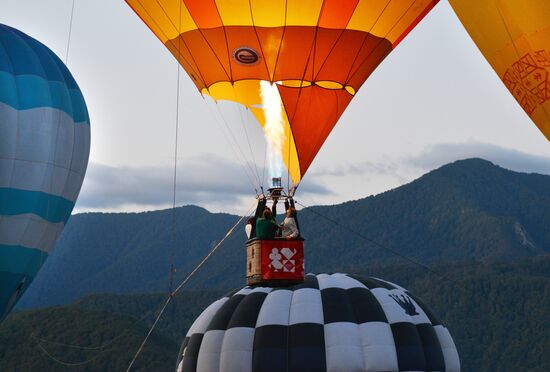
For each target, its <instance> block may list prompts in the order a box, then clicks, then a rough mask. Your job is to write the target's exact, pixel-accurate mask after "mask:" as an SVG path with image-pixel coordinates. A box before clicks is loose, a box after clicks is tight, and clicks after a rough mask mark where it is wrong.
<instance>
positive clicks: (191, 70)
mask: <svg viewBox="0 0 550 372" xmlns="http://www.w3.org/2000/svg"><path fill="white" fill-rule="evenodd" d="M165 46H166V48H168V50H169V51H170V53H172V55H173V56H174V57H176V59H177V60H178V62H179V63H180V64H181V66H182V67H183V68H184V69H185V71H186V72H187V74H188V75H189V77H191V79H192V80H193V82H194V83H195V85H196V86H197V89H198V90H199V91H201V90H202V89H203V88H206V82H205V80H204V78H203V77H202V75H201V72H200V70H199V68H198V66H197V64H196V63H195V60H194V58H193V56H191V53H190V52H189V49H188V48H187V46H186V45H185V41H184V40H183V38H182V37H181V36H180V37H179V38H177V39H175V40H168V42H167V43H166V44H165Z"/></svg>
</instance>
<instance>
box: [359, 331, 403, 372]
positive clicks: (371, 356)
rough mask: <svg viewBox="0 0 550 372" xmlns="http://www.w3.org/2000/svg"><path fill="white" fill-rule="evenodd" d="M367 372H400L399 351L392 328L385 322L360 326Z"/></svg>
mask: <svg viewBox="0 0 550 372" xmlns="http://www.w3.org/2000/svg"><path fill="white" fill-rule="evenodd" d="M359 336H360V338H361V347H362V349H363V358H364V364H365V370H366V371H368V372H371V371H398V370H399V365H398V363H397V351H396V350H395V342H394V340H393V333H392V331H391V327H390V325H389V324H388V323H385V322H366V323H363V324H359Z"/></svg>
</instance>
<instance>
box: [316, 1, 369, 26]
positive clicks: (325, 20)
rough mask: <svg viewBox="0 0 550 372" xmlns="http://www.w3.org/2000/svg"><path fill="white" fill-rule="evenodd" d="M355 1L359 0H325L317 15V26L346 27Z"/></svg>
mask: <svg viewBox="0 0 550 372" xmlns="http://www.w3.org/2000/svg"><path fill="white" fill-rule="evenodd" d="M357 3H359V0H325V1H324V2H323V8H322V9H321V15H320V16H319V27H324V28H346V26H347V25H348V22H349V20H350V18H351V16H352V15H353V12H354V11H355V8H356V7H357Z"/></svg>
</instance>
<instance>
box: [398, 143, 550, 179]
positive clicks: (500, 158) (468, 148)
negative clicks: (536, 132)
mask: <svg viewBox="0 0 550 372" xmlns="http://www.w3.org/2000/svg"><path fill="white" fill-rule="evenodd" d="M474 157H475V158H482V159H485V160H489V161H491V162H493V163H495V164H498V165H500V166H501V167H503V168H507V169H511V170H514V171H517V172H525V173H541V174H550V157H547V156H542V155H533V154H529V153H526V152H522V151H519V150H514V149H510V148H505V147H501V146H497V145H492V144H489V143H483V142H477V141H474V140H470V141H467V142H463V143H441V144H436V145H432V146H429V147H428V148H426V149H425V150H424V151H422V152H421V153H420V154H418V155H416V156H411V157H407V158H403V159H402V160H403V162H404V163H405V164H408V165H410V166H413V167H416V168H419V169H422V170H425V171H428V170H432V169H434V168H438V167H440V166H442V165H444V164H447V163H451V162H453V161H456V160H461V159H467V158H474Z"/></svg>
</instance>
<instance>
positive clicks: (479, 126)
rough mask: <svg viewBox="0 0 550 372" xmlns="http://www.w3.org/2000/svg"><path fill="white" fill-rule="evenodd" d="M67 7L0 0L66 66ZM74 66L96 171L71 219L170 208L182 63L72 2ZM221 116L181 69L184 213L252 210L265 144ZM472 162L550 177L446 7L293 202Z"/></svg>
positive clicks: (365, 190) (128, 23)
mask: <svg viewBox="0 0 550 372" xmlns="http://www.w3.org/2000/svg"><path fill="white" fill-rule="evenodd" d="M71 6H72V0H49V1H47V2H46V1H40V0H27V1H19V0H0V9H2V11H1V12H0V22H2V23H5V24H8V25H10V26H12V27H16V28H18V29H20V30H22V31H23V32H26V33H28V34H30V35H31V36H33V37H35V38H37V39H38V40H40V41H42V42H43V43H44V44H46V45H48V46H49V47H50V48H51V49H52V50H54V51H55V52H56V53H57V54H58V55H60V56H61V57H62V58H63V59H64V57H65V56H66V54H67V44H68V35H69V23H70V14H71ZM68 66H69V68H70V70H71V71H72V72H73V75H74V76H75V78H76V80H77V81H78V82H79V84H80V86H81V88H82V91H83V92H84V95H85V98H86V101H87V104H88V109H89V111H90V117H91V121H92V150H91V157H90V165H89V168H88V174H87V177H86V180H85V181H84V186H83V188H82V192H81V195H80V198H79V201H78V203H77V208H76V211H77V212H81V211H91V210H101V211H138V210H146V209H147V210H150V209H158V208H163V207H167V206H170V205H171V201H172V175H173V158H174V127H175V117H176V96H177V94H176V89H177V74H178V71H177V65H176V62H175V60H174V59H173V58H172V56H171V55H170V54H169V53H168V52H167V51H166V50H165V48H164V46H163V45H161V43H160V42H159V41H158V40H157V39H156V37H155V36H154V35H153V34H152V33H151V32H150V31H149V30H148V29H147V27H146V26H145V25H144V24H142V23H141V21H140V20H139V19H138V17H137V16H136V15H135V14H134V13H133V12H132V11H131V10H130V8H129V7H128V6H127V5H126V4H125V3H124V2H123V1H112V0H95V1H82V0H76V2H75V9H74V18H73V28H72V33H71V39H70V43H69V53H68ZM221 106H223V105H221ZM219 108H220V109H221V110H222V111H224V112H225V116H224V119H222V118H220V117H219V113H218V107H216V106H215V105H214V104H213V103H211V102H210V103H208V100H205V99H204V98H202V97H201V95H200V94H199V93H198V92H197V91H196V90H195V88H194V86H193V84H192V83H191V81H190V80H189V78H188V77H187V76H186V75H185V73H182V75H181V79H180V107H179V113H180V122H179V129H180V130H179V138H178V140H179V147H178V155H179V156H178V165H179V166H178V182H177V204H198V205H201V206H203V207H206V208H207V209H209V210H211V211H230V212H235V213H243V212H244V211H245V210H246V209H248V207H249V205H250V204H251V203H253V197H254V186H253V185H252V184H251V181H250V180H249V178H251V179H253V178H254V177H253V174H254V173H255V172H256V167H257V168H258V174H261V173H263V171H262V166H263V156H264V155H263V153H264V147H263V142H262V141H263V139H262V138H263V136H262V134H261V132H260V130H259V127H258V126H256V125H254V124H253V123H248V124H250V126H249V127H248V130H247V132H246V136H248V137H249V140H250V141H251V143H253V144H256V145H255V146H252V147H253V148H254V149H253V151H250V147H249V146H248V143H247V141H246V140H245V136H244V132H243V129H242V127H241V125H242V123H241V118H238V117H239V116H240V115H241V114H242V112H240V111H239V110H238V109H236V108H235V107H219ZM236 118H238V119H236ZM226 125H227V126H228V127H229V128H230V129H229V131H228V130H227V127H226ZM468 157H482V158H485V159H488V160H490V161H493V162H494V163H496V164H499V165H501V166H503V167H506V168H510V169H513V170H517V171H525V172H537V173H544V174H550V143H549V142H548V141H547V140H546V139H545V138H544V136H543V135H542V134H541V133H540V132H539V130H538V129H537V128H536V127H535V125H534V124H532V122H531V121H530V119H529V118H528V117H527V115H526V114H525V113H524V112H523V111H522V110H521V108H520V107H519V105H518V104H517V103H516V102H515V101H514V99H513V98H512V97H511V95H510V94H509V93H508V91H507V90H506V89H505V88H504V86H503V85H502V83H501V82H500V80H499V79H498V77H497V76H496V74H495V73H494V72H493V70H492V69H491V68H490V66H489V65H488V63H487V62H486V61H485V60H484V59H483V57H482V55H481V54H480V52H479V51H478V50H477V49H476V47H475V45H474V44H473V42H472V41H471V39H470V38H469V37H468V35H467V34H466V32H465V31H464V29H463V28H462V26H461V24H460V22H459V21H458V19H457V18H456V16H455V15H454V13H453V11H452V9H451V8H450V6H449V4H448V3H447V2H446V1H441V2H440V3H439V4H438V5H437V6H436V7H435V8H434V10H433V11H432V12H431V13H430V14H429V15H428V16H427V17H426V18H425V19H424V21H423V22H422V23H421V24H420V25H419V26H418V27H417V28H416V29H415V30H413V32H411V34H410V35H409V36H408V37H407V38H406V39H405V40H404V41H403V42H402V43H401V44H400V45H399V47H398V48H397V49H396V50H395V51H394V52H392V53H391V55H390V56H389V57H388V58H386V60H385V61H384V62H383V63H382V64H381V65H380V66H379V68H378V69H377V70H376V71H375V73H374V74H373V75H372V76H371V77H370V78H369V79H368V80H367V82H366V83H365V84H364V85H363V87H362V88H361V90H360V91H359V92H358V94H357V95H356V97H355V98H354V100H353V101H352V103H351V105H350V106H349V107H348V109H347V110H346V112H345V113H344V115H343V116H342V118H341V120H340V121H339V123H338V124H337V126H336V127H335V129H334V131H333V133H332V134H331V135H330V137H329V138H328V140H327V142H326V143H325V146H324V147H323V148H322V150H321V151H320V153H319V154H318V156H317V158H316V160H315V161H314V163H313V165H312V166H311V168H310V170H309V171H308V173H307V175H306V177H305V179H304V181H303V182H302V184H301V186H300V193H299V194H298V198H299V199H300V201H302V202H303V203H304V204H333V203H338V202H343V201H347V200H350V199H357V198H361V197H365V196H368V195H371V194H377V193H380V192H383V191H385V190H388V189H391V188H394V187H397V186H399V185H402V184H404V183H407V182H410V181H411V180H413V179H415V178H417V177H419V176H420V175H422V174H423V173H425V172H427V171H429V170H431V169H433V168H436V167H438V166H440V165H443V164H445V163H448V162H451V161H454V160H458V159H464V158H468ZM253 159H254V160H255V162H252V160H253ZM246 160H248V161H249V164H248V165H247V163H246ZM252 163H255V165H254V164H252ZM247 173H248V175H247Z"/></svg>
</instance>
